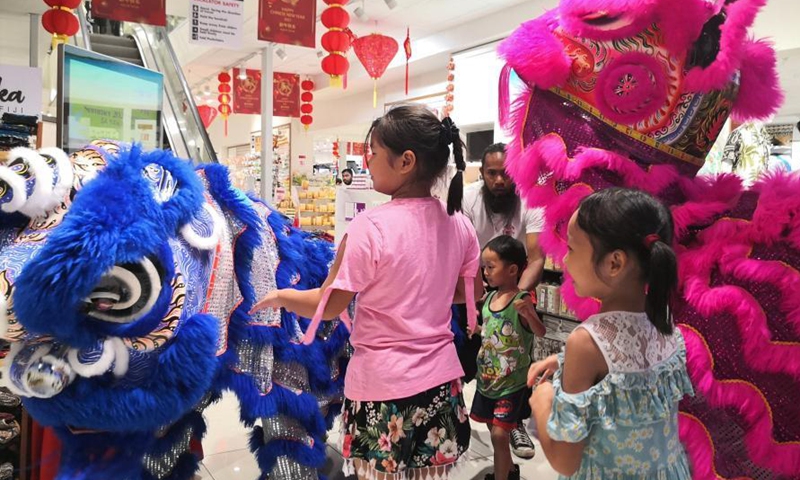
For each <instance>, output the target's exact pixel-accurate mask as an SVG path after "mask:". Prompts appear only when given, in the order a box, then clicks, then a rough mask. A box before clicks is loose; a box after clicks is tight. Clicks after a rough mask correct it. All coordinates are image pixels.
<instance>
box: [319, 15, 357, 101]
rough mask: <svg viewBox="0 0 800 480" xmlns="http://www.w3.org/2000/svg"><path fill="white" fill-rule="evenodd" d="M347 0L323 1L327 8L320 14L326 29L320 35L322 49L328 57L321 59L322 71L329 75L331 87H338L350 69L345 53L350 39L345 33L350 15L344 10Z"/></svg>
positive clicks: (348, 48)
mask: <svg viewBox="0 0 800 480" xmlns="http://www.w3.org/2000/svg"><path fill="white" fill-rule="evenodd" d="M347 1H348V0H325V3H326V4H328V7H327V8H326V9H325V10H324V11H323V12H322V17H321V20H322V24H323V25H324V26H325V28H327V29H328V31H327V32H325V34H323V35H322V48H323V49H325V51H326V52H328V54H329V55H328V56H327V57H325V58H323V59H322V71H323V72H325V73H327V74H328V75H330V77H331V81H330V82H331V86H332V87H340V86H341V85H342V76H343V75H346V74H347V71H348V70H349V69H350V62H349V61H347V52H348V50H350V44H351V38H350V35H349V34H348V33H347V30H348V28H347V26H348V25H350V14H349V13H347V10H345V9H344V6H345V5H346V4H347Z"/></svg>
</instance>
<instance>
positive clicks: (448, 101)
mask: <svg viewBox="0 0 800 480" xmlns="http://www.w3.org/2000/svg"><path fill="white" fill-rule="evenodd" d="M455 69H456V64H455V62H454V61H453V58H452V57H451V58H450V62H448V63H447V71H448V72H449V73H448V74H447V93H446V94H445V96H444V101H445V105H444V108H443V109H442V116H445V117H449V116H450V113H451V112H452V111H453V98H454V97H453V91H454V90H455V89H456V87H455V85H454V84H453V80H455V78H456V76H455V74H454V73H453V71H455Z"/></svg>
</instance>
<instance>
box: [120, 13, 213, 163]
mask: <svg viewBox="0 0 800 480" xmlns="http://www.w3.org/2000/svg"><path fill="white" fill-rule="evenodd" d="M133 27H134V28H132V29H131V30H132V32H133V35H132V37H133V39H134V40H135V41H136V44H137V46H138V48H139V52H140V55H141V57H142V60H143V61H144V62H145V63H146V62H147V58H148V57H147V55H145V52H144V51H143V48H144V47H143V45H142V42H143V41H144V42H147V48H149V49H150V51H151V52H152V51H153V50H154V49H155V47H154V46H153V45H152V44H151V43H150V37H149V35H148V34H147V33H148V32H147V29H148V28H149V29H152V30H153V33H154V34H156V35H159V36H160V37H161V38H162V39H163V43H164V48H166V52H167V54H168V55H169V57H168V58H169V61H170V63H171V65H169V67H170V68H174V71H175V72H176V74H177V77H178V81H179V82H180V84H181V88H182V89H183V91H184V92H185V97H186V100H187V102H188V107H187V109H188V110H190V111H191V118H192V120H193V121H194V123H195V125H197V130H198V132H199V133H200V136H201V141H202V143H203V146H204V149H205V153H206V155H207V158H209V159H210V160H211V161H212V162H213V163H218V162H219V160H218V159H217V154H216V152H215V151H214V148H213V146H212V144H211V138H209V136H208V132H207V131H206V128H205V126H204V125H203V122H202V120H201V119H200V114H199V112H198V110H197V105H196V104H195V102H194V96H193V95H192V91H191V88H190V87H189V82H187V81H186V77H185V76H184V75H183V70H182V69H181V68H180V63H179V62H178V57H177V55H176V54H175V50H174V49H173V47H172V42H171V41H170V39H169V34H168V33H167V30H166V28H164V27H153V26H150V25H143V24H134V25H133ZM142 37H143V38H142ZM152 56H153V58H154V59H155V58H156V57H155V55H152ZM145 66H146V67H148V68H152V67H151V66H148V65H145ZM154 70H156V71H158V70H159V69H158V68H155V69H154ZM162 73H164V72H162ZM173 110H176V106H173ZM181 136H183V134H181ZM186 148H187V151H188V152H190V153H191V149H189V146H188V144H187V145H186ZM191 156H193V155H190V157H191Z"/></svg>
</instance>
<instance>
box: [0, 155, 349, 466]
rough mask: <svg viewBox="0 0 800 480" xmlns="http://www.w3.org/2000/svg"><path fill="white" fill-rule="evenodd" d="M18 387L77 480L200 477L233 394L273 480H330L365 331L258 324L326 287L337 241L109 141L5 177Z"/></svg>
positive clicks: (0, 282)
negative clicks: (332, 433) (281, 301)
mask: <svg viewBox="0 0 800 480" xmlns="http://www.w3.org/2000/svg"><path fill="white" fill-rule="evenodd" d="M0 210H1V211H2V212H1V213H0V253H1V254H2V255H1V256H0V302H2V303H1V304H0V323H2V327H3V331H4V332H5V333H4V338H5V339H6V340H8V341H10V342H12V344H11V351H10V353H9V354H8V356H7V358H6V371H5V372H4V375H6V378H7V383H8V385H9V386H10V388H11V389H12V390H13V391H14V392H15V393H17V394H19V395H21V396H22V397H23V402H24V405H25V407H26V408H27V409H28V411H29V412H30V414H31V416H33V418H35V419H36V420H37V421H38V422H40V423H41V424H43V425H45V426H52V427H54V428H55V431H56V434H57V435H58V437H59V438H60V440H61V441H62V445H63V451H62V455H61V464H60V470H59V476H58V478H59V479H78V478H80V479H87V480H89V479H111V478H113V479H120V480H122V479H154V478H158V479H175V480H179V479H188V478H191V477H192V476H193V474H194V472H195V471H196V469H197V467H198V459H197V457H196V456H195V455H194V454H193V453H191V452H190V451H189V444H190V441H191V440H192V439H197V438H201V437H202V435H203V433H204V432H205V428H206V427H205V423H204V421H203V417H202V410H203V408H204V407H205V406H206V405H207V404H208V403H209V402H211V401H213V400H214V399H216V398H218V397H219V395H220V394H221V392H222V391H223V390H232V391H233V392H235V394H236V395H237V396H238V398H239V400H240V403H241V415H240V417H241V421H242V422H244V423H245V424H246V425H248V426H253V425H254V423H255V422H256V420H259V419H260V422H261V426H257V427H255V428H254V430H253V433H252V436H251V438H250V447H251V450H252V451H253V452H254V453H255V455H256V457H257V460H258V464H259V466H260V468H261V470H262V478H270V479H287V480H288V479H311V478H313V479H316V478H318V474H317V469H318V468H319V467H321V466H322V465H323V464H324V462H325V443H324V439H323V437H324V435H325V432H326V430H327V429H328V428H329V427H330V424H331V422H332V420H333V418H334V416H335V415H336V414H338V408H337V406H338V405H339V404H341V401H342V391H343V375H342V373H343V372H342V369H343V368H344V366H345V363H344V362H346V356H345V355H344V352H345V345H346V338H347V333H346V330H345V328H344V325H343V324H342V323H340V322H333V323H330V324H327V325H326V328H325V329H323V330H320V331H319V332H318V334H317V341H316V342H314V343H313V344H311V345H304V344H302V343H301V341H300V339H301V338H302V336H303V329H304V328H305V326H306V325H307V323H308V321H307V320H305V319H298V318H296V317H295V316H293V315H290V314H287V313H286V312H282V311H277V310H269V311H265V312H259V313H257V314H254V315H250V314H248V311H249V310H250V308H251V307H252V305H253V304H254V303H255V301H256V299H258V298H260V297H261V296H262V295H265V294H266V293H267V292H268V291H270V290H272V289H275V288H281V287H289V286H297V287H298V288H314V287H317V286H319V285H320V284H321V283H322V282H323V280H324V278H325V276H326V275H327V266H328V265H329V263H330V261H331V260H332V256H333V248H332V247H333V246H332V244H331V243H329V242H327V241H324V240H322V239H318V238H316V237H313V236H311V235H309V234H307V233H303V232H301V231H298V230H295V229H293V228H292V227H291V226H290V225H289V224H288V223H287V220H286V219H285V218H284V217H282V216H281V215H280V214H278V213H277V212H275V211H273V210H271V209H270V208H269V207H268V206H267V205H266V204H264V203H263V202H261V201H260V200H258V199H255V198H249V197H247V196H246V195H245V194H243V193H242V192H241V191H239V190H236V189H234V188H233V187H231V185H230V182H229V179H228V171H227V169H226V168H225V167H223V166H221V165H217V164H210V165H204V166H201V167H198V168H197V169H195V168H193V167H192V166H191V165H190V164H189V163H188V162H185V161H183V160H179V159H176V158H174V157H173V156H172V154H171V153H169V152H167V151H160V150H157V151H152V152H143V151H141V149H140V148H139V147H137V146H132V147H120V146H119V145H116V144H113V143H109V142H95V143H93V144H92V145H90V146H88V147H86V148H85V149H83V150H81V151H78V152H76V153H74V154H73V155H72V156H71V157H67V156H66V155H65V154H64V153H63V152H62V151H60V150H58V149H43V150H41V151H39V152H36V151H33V150H29V149H24V148H22V149H15V150H12V151H11V152H10V158H9V160H8V161H7V162H6V163H5V164H4V165H2V166H0Z"/></svg>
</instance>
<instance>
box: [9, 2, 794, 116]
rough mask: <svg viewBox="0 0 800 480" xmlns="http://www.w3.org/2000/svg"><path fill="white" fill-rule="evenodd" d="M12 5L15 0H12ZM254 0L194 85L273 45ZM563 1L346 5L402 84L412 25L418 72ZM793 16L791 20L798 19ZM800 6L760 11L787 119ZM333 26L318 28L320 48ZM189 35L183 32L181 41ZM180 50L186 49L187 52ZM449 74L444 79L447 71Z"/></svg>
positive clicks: (195, 53)
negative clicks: (395, 49)
mask: <svg viewBox="0 0 800 480" xmlns="http://www.w3.org/2000/svg"><path fill="white" fill-rule="evenodd" d="M6 1H8V0H6ZM188 2H189V0H168V2H167V10H168V13H170V14H173V15H179V16H185V15H186V12H187V11H188V8H189V6H188ZM257 3H258V2H256V1H254V0H246V1H245V19H246V20H245V27H244V28H245V32H246V37H247V38H246V39H245V42H244V45H243V47H242V48H241V49H239V50H238V51H230V50H225V49H219V48H202V47H195V46H191V47H189V48H187V49H186V51H179V57H180V58H181V60H182V63H183V65H184V71H185V72H186V75H187V78H188V80H189V83H190V85H193V86H202V85H203V83H202V81H203V80H205V79H212V78H215V77H216V74H217V73H218V72H219V71H220V69H222V68H225V67H228V66H231V65H234V64H237V63H238V61H240V60H241V59H242V58H243V57H245V56H247V55H250V54H252V53H254V52H257V51H258V50H260V49H262V48H263V47H264V46H265V43H264V42H259V41H258V40H257V39H256V33H255V32H256V22H257V15H258V11H257V9H258V6H257ZM557 3H558V0H397V4H398V5H397V7H396V8H395V9H394V10H390V9H389V8H388V7H387V6H386V3H385V2H384V0H351V1H349V2H347V6H346V8H347V9H348V11H349V12H350V13H351V29H352V30H353V31H354V32H355V33H356V35H364V34H368V33H372V32H374V31H378V32H380V33H383V34H385V35H390V36H392V37H394V38H395V39H396V40H397V41H398V43H400V44H401V49H400V52H399V53H398V55H397V57H395V60H394V62H393V63H392V64H391V65H390V66H389V69H388V70H387V72H386V74H385V79H384V80H382V81H385V82H387V83H388V82H391V81H396V80H398V79H400V78H402V76H403V72H404V68H403V66H404V63H405V57H404V55H403V53H402V41H403V39H404V38H405V34H406V27H407V26H410V28H411V39H412V50H413V55H412V59H411V70H412V75H418V74H422V73H426V72H429V71H432V70H435V69H443V68H444V65H445V64H446V62H447V58H448V57H449V56H450V54H452V53H453V52H456V51H459V50H463V49H466V48H470V47H472V46H476V45H480V44H482V43H486V42H489V41H492V40H497V39H500V38H503V37H505V36H507V35H508V34H509V33H510V32H511V31H512V30H513V29H514V28H516V26H517V25H519V24H520V23H521V22H523V21H525V20H527V19H530V18H534V17H536V16H538V15H540V14H541V13H542V12H544V10H546V9H548V8H553V7H554V6H556V5H557ZM362 4H363V6H364V9H365V10H366V13H367V15H368V17H369V19H368V20H367V21H362V20H360V19H358V18H356V16H355V14H353V11H354V10H355V8H356V7H359V6H362ZM325 6H326V5H325V3H324V2H323V1H322V0H317V14H318V16H319V14H321V12H322V10H323V9H324V8H325ZM790 19H791V20H790ZM797 20H800V2H798V1H797V0H770V1H769V2H768V3H767V5H766V7H764V9H763V11H762V12H761V13H760V15H759V17H758V19H757V21H756V24H755V26H754V28H753V32H754V35H755V36H756V37H769V38H771V39H772V41H774V42H775V45H776V49H777V50H779V51H780V54H779V69H780V73H781V83H782V85H783V87H784V89H785V90H786V91H787V92H788V95H787V102H786V105H785V108H784V109H783V110H782V111H781V115H800V31H798V30H797ZM324 31H325V29H324V27H323V26H322V25H321V23H318V24H317V44H319V38H320V37H321V36H322V34H323V33H324ZM185 33H186V32H184V33H183V34H182V33H181V32H180V29H179V30H176V32H174V33H173V43H178V42H177V41H176V39H175V37H176V36H179V35H183V37H184V38H186V37H188V34H185ZM284 48H285V49H286V52H287V53H288V58H287V59H286V60H284V61H282V60H280V59H279V58H277V56H276V57H275V59H274V61H275V69H276V70H278V71H285V72H293V73H300V74H302V75H311V76H315V77H316V78H315V79H316V80H317V82H316V83H317V85H318V86H323V87H324V85H325V83H326V82H325V77H324V76H323V75H322V73H321V68H320V59H319V58H318V57H317V55H316V50H313V49H309V48H302V47H296V46H285V47H284ZM179 50H180V49H179ZM350 61H351V69H350V74H349V77H348V79H349V85H348V93H347V94H348V95H351V94H355V93H357V92H361V91H363V90H367V89H370V88H371V85H372V83H371V81H370V80H369V78H368V77H367V75H366V72H365V71H364V69H363V68H361V66H360V65H359V64H358V60H357V59H356V58H355V55H354V54H353V53H352V52H351V53H350ZM247 66H248V68H260V55H255V56H254V57H253V58H251V59H250V60H249V61H248V62H247ZM443 76H444V74H443ZM316 95H317V98H318V99H324V98H325V97H326V96H333V95H342V92H341V90H334V89H323V90H322V91H318V92H317V94H316Z"/></svg>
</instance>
